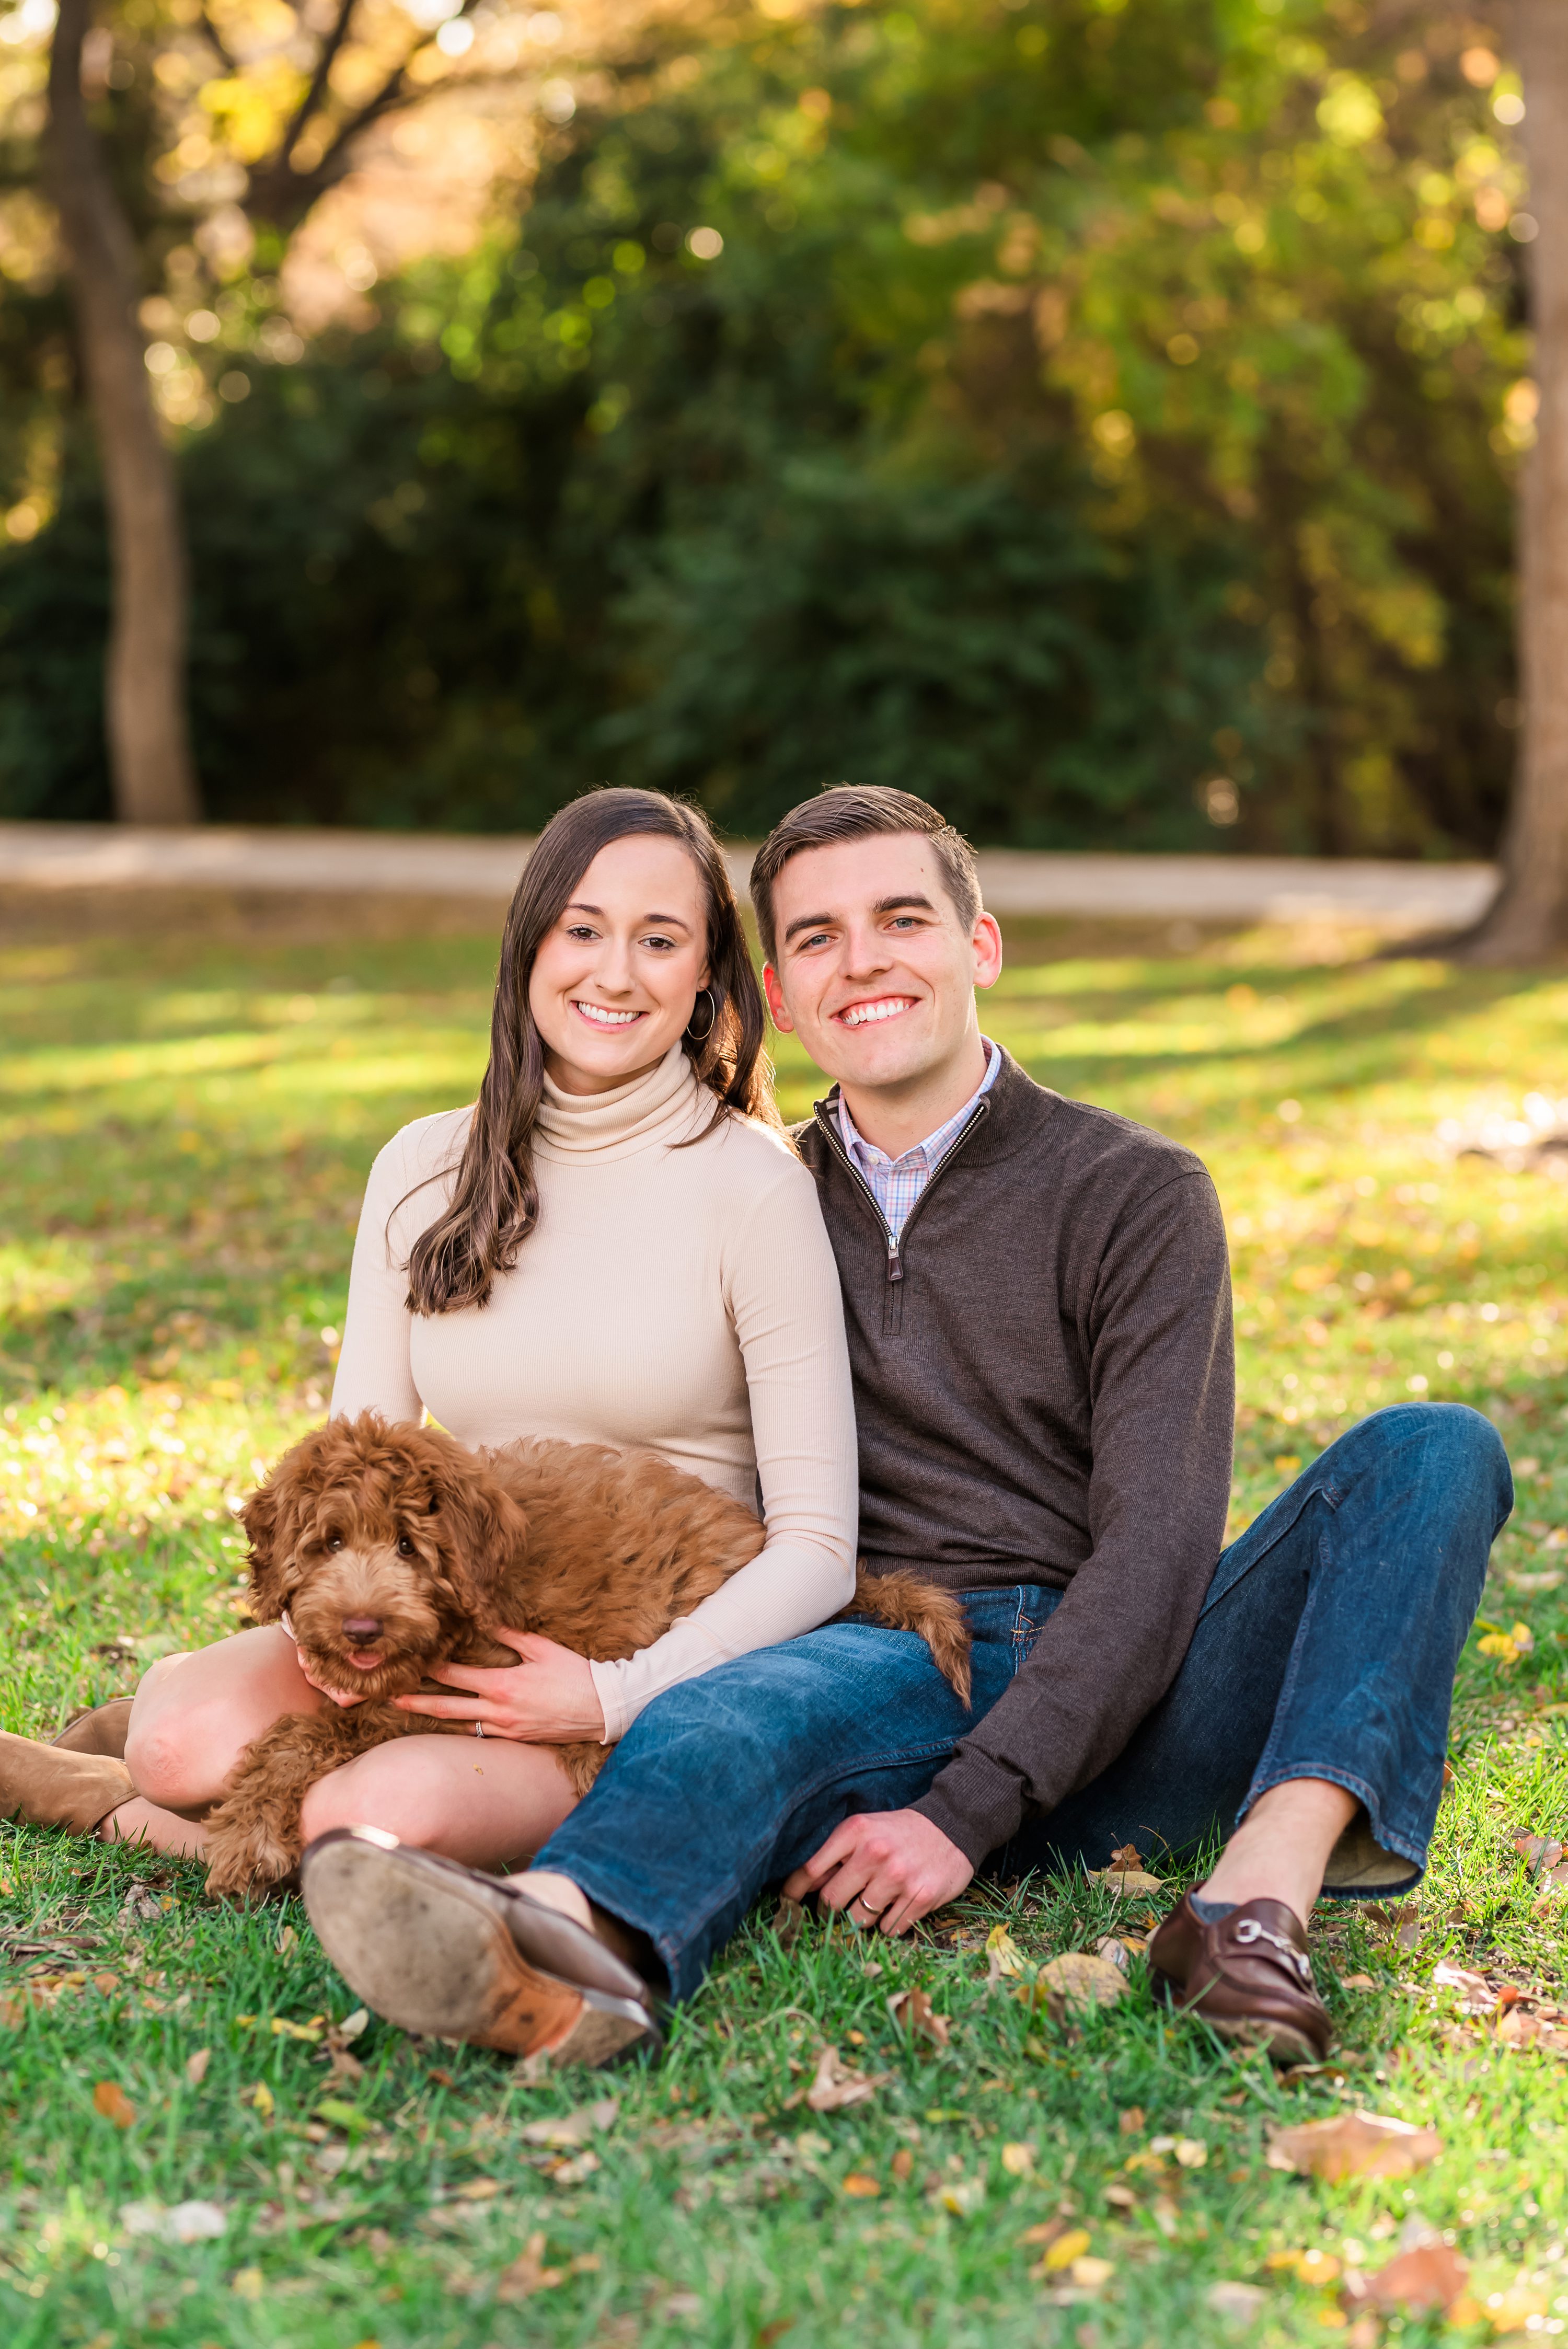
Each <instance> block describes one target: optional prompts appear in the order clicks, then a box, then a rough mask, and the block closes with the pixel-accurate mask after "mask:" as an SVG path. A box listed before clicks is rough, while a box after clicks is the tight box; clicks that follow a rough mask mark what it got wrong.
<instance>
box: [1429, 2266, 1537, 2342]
mask: <svg viewBox="0 0 1568 2349" xmlns="http://www.w3.org/2000/svg"><path fill="white" fill-rule="evenodd" d="M1551 2305H1552V2286H1551V2285H1550V2284H1542V2283H1532V2282H1529V2281H1528V2279H1527V2278H1525V2277H1521V2278H1520V2280H1519V2281H1518V2282H1517V2283H1513V2284H1511V2285H1510V2286H1509V2288H1508V2290H1507V2291H1506V2292H1488V2294H1487V2296H1486V2306H1485V2307H1484V2308H1480V2309H1478V2310H1477V2311H1476V2315H1477V2316H1479V2317H1482V2318H1484V2319H1485V2321H1486V2323H1488V2324H1490V2325H1491V2329H1492V2331H1493V2332H1494V2333H1523V2332H1525V2331H1526V2330H1528V2331H1530V2332H1532V2333H1539V2332H1540V2330H1541V2323H1540V2320H1541V2318H1542V2317H1543V2316H1544V2315H1545V2314H1546V2313H1547V2310H1548V2309H1549V2308H1550V2307H1551ZM1458 2312H1459V2302H1454V2303H1453V2305H1452V2308H1451V2309H1450V2311H1449V2313H1450V2314H1451V2315H1454V2316H1456V2317H1457V2315H1458ZM1532 2317H1533V2318H1535V2320H1536V2322H1535V2323H1533V2324H1532V2323H1531V2319H1532Z"/></svg>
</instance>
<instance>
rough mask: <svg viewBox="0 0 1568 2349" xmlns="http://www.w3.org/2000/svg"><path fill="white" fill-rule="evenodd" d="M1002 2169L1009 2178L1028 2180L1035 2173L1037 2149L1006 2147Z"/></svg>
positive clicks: (1003, 2151)
mask: <svg viewBox="0 0 1568 2349" xmlns="http://www.w3.org/2000/svg"><path fill="white" fill-rule="evenodd" d="M1002 2167H1003V2168H1004V2169H1005V2170H1006V2173H1007V2175H1008V2177H1009V2178H1028V2177H1031V2176H1032V2175H1033V2173H1034V2168H1035V2148H1034V2147H1033V2146H1032V2145H1005V2146H1004V2147H1002Z"/></svg>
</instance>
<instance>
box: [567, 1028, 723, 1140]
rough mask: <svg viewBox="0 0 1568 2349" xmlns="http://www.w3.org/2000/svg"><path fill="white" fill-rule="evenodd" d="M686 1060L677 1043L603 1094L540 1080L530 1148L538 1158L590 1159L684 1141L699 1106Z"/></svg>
mask: <svg viewBox="0 0 1568 2349" xmlns="http://www.w3.org/2000/svg"><path fill="white" fill-rule="evenodd" d="M699 1090H700V1089H699V1087H698V1084H697V1081H696V1075H695V1073H694V1072H693V1070H692V1064H691V1062H690V1061H688V1060H687V1058H686V1054H685V1052H684V1051H683V1050H681V1047H680V1045H679V1044H678V1043H675V1044H672V1045H671V1046H670V1049H669V1050H668V1051H667V1052H666V1053H665V1057H664V1059H663V1060H662V1061H660V1062H659V1063H658V1065H657V1067H656V1068H653V1069H650V1070H649V1071H647V1073H646V1075H645V1076H642V1077H635V1078H634V1079H633V1080H632V1081H631V1083H630V1084H624V1085H617V1086H616V1087H615V1089H614V1092H607V1093H566V1092H562V1090H561V1088H560V1086H559V1085H558V1084H556V1083H555V1081H554V1080H553V1079H552V1078H551V1077H549V1076H547V1077H546V1078H545V1080H544V1093H543V1098H542V1100H541V1102H540V1104H539V1115H538V1118H537V1120H536V1122H535V1124H534V1136H535V1143H534V1146H535V1150H536V1153H537V1154H538V1155H539V1156H540V1157H541V1158H543V1159H557V1160H568V1159H571V1160H577V1161H580V1162H581V1161H586V1160H596V1161H598V1162H600V1163H601V1164H603V1163H604V1162H606V1161H608V1160H611V1159H615V1158H630V1157H634V1155H635V1154H637V1153H638V1152H639V1151H643V1150H648V1149H652V1148H653V1147H655V1145H657V1144H664V1145H668V1144H669V1143H676V1142H684V1141H685V1140H686V1137H687V1136H688V1134H690V1133H692V1132H693V1131H694V1130H695V1127H696V1119H697V1113H698V1111H699V1109H700V1108H701V1106H702V1104H701V1103H700V1102H699V1101H698V1099H697V1095H698V1092H699Z"/></svg>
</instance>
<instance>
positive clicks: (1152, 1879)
mask: <svg viewBox="0 0 1568 2349" xmlns="http://www.w3.org/2000/svg"><path fill="white" fill-rule="evenodd" d="M1088 1880H1089V1882H1090V1883H1091V1884H1102V1885H1103V1886H1104V1887H1105V1889H1106V1890H1107V1891H1108V1892H1112V1893H1114V1894H1115V1895H1116V1898H1117V1899H1119V1900H1131V1899H1136V1898H1137V1896H1138V1895H1139V1894H1140V1893H1141V1894H1143V1895H1144V1896H1145V1897H1147V1896H1148V1895H1150V1893H1155V1892H1163V1891H1164V1889H1165V1884H1164V1879H1163V1878H1161V1877H1158V1876H1150V1874H1149V1872H1148V1870H1147V1869H1146V1868H1090V1869H1089V1872H1088Z"/></svg>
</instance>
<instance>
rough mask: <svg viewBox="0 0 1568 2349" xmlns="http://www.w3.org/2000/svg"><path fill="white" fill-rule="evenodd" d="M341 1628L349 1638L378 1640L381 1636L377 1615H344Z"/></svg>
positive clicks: (379, 1619)
mask: <svg viewBox="0 0 1568 2349" xmlns="http://www.w3.org/2000/svg"><path fill="white" fill-rule="evenodd" d="M343 1628H344V1630H345V1631H346V1633H347V1635H348V1637H349V1638H350V1639H351V1640H378V1639H379V1638H380V1637H381V1618H380V1616H379V1615H346V1616H345V1617H344V1619H343Z"/></svg>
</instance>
